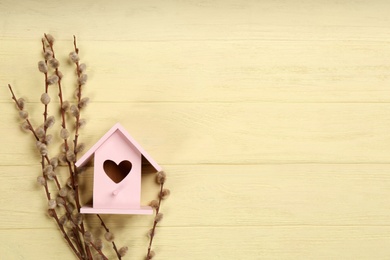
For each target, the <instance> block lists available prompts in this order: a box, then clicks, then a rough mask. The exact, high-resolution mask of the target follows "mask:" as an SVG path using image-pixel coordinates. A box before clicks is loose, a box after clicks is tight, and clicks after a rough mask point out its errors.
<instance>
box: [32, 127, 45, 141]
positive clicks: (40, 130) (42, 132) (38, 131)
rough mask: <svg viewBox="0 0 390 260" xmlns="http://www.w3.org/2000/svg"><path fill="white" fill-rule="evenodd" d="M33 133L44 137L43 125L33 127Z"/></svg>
mask: <svg viewBox="0 0 390 260" xmlns="http://www.w3.org/2000/svg"><path fill="white" fill-rule="evenodd" d="M35 133H36V134H37V136H38V137H39V138H43V137H45V134H46V133H45V130H44V129H43V127H41V126H40V127H38V128H37V129H35Z"/></svg>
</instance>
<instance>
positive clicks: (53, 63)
mask: <svg viewBox="0 0 390 260" xmlns="http://www.w3.org/2000/svg"><path fill="white" fill-rule="evenodd" d="M49 64H50V66H52V68H53V69H58V67H59V66H60V62H59V61H58V60H57V59H56V58H52V59H50V60H49Z"/></svg>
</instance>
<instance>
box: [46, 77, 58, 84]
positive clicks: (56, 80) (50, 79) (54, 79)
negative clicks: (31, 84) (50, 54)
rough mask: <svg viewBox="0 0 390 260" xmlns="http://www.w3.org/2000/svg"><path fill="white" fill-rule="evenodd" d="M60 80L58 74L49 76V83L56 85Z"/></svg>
mask: <svg viewBox="0 0 390 260" xmlns="http://www.w3.org/2000/svg"><path fill="white" fill-rule="evenodd" d="M57 82H58V76H57V75H51V76H49V77H48V78H47V84H49V85H54V84H56V83H57Z"/></svg>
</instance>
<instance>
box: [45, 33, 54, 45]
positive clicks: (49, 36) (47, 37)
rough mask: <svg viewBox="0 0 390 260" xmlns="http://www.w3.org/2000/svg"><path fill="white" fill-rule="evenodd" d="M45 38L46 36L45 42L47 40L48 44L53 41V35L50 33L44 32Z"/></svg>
mask: <svg viewBox="0 0 390 260" xmlns="http://www.w3.org/2000/svg"><path fill="white" fill-rule="evenodd" d="M45 38H46V40H47V42H48V43H49V44H50V45H51V44H53V43H54V37H53V35H51V34H45Z"/></svg>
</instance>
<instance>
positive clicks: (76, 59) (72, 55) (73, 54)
mask: <svg viewBox="0 0 390 260" xmlns="http://www.w3.org/2000/svg"><path fill="white" fill-rule="evenodd" d="M69 58H70V60H71V61H73V62H74V63H77V62H79V60H80V58H79V55H78V54H77V53H76V52H75V51H72V52H71V53H69Z"/></svg>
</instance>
